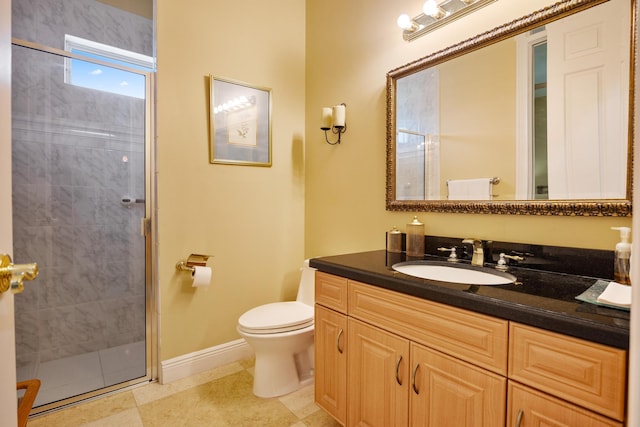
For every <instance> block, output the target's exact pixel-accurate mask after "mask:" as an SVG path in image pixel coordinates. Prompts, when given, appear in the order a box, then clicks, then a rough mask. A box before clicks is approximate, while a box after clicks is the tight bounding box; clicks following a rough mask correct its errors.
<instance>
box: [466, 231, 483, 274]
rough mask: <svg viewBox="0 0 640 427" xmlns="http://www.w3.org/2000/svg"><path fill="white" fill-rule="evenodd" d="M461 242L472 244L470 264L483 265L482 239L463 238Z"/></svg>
mask: <svg viewBox="0 0 640 427" xmlns="http://www.w3.org/2000/svg"><path fill="white" fill-rule="evenodd" d="M462 243H470V244H472V245H473V256H472V257H471V265H476V266H478V267H483V266H484V248H483V246H482V240H479V239H471V238H468V239H464V240H463V241H462Z"/></svg>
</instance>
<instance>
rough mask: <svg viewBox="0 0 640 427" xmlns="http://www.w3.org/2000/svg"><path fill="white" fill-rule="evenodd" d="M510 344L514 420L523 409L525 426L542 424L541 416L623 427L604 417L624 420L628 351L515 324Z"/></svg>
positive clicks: (563, 421) (570, 422)
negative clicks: (538, 422)
mask: <svg viewBox="0 0 640 427" xmlns="http://www.w3.org/2000/svg"><path fill="white" fill-rule="evenodd" d="M509 347H510V349H509V379H510V384H509V399H510V401H509V419H517V417H518V413H519V412H520V411H523V412H524V416H522V419H523V420H524V421H526V422H524V421H523V422H522V426H523V427H526V426H528V425H531V424H533V425H539V424H537V421H538V420H540V419H546V420H555V421H556V422H557V424H552V425H568V426H573V425H575V426H622V423H620V422H614V421H612V420H608V419H606V418H604V417H602V416H601V415H606V416H607V417H609V418H613V419H614V420H618V421H624V417H625V403H626V395H625V393H626V376H627V369H626V366H627V352H626V351H625V350H620V349H617V348H612V347H608V346H605V345H601V344H596V343H593V342H590V341H585V340H581V339H577V338H573V337H568V336H566V335H563V334H558V333H554V332H549V331H545V330H542V329H538V328H533V327H531V326H526V325H521V324H518V323H515V322H511V324H510V332H509ZM516 381H517V383H516ZM518 383H520V384H525V385H528V386H530V387H532V388H534V389H537V390H540V391H542V392H545V393H546V395H545V394H541V393H537V392H535V391H532V390H531V389H529V388H527V387H522V386H520V385H519V384H518ZM523 396H524V397H523ZM552 396H553V397H552ZM560 399H561V400H560ZM567 402H570V403H567ZM582 408H588V409H589V410H590V411H593V412H589V411H585V410H584V409H582ZM596 413H597V414H596ZM598 414H601V415H598ZM543 417H544V418H543ZM578 420H580V421H579V422H578ZM510 425H516V424H510Z"/></svg>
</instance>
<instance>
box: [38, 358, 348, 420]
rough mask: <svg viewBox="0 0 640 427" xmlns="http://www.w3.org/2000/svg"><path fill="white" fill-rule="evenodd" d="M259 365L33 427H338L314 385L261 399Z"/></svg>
mask: <svg viewBox="0 0 640 427" xmlns="http://www.w3.org/2000/svg"><path fill="white" fill-rule="evenodd" d="M252 373H253V361H241V362H235V363H232V364H229V365H226V366H222V367H220V368H216V369H212V370H210V371H206V372H203V373H201V374H198V375H194V376H192V377H188V378H184V379H182V380H179V381H175V382H173V383H171V384H166V385H160V384H157V383H151V384H147V385H144V386H140V387H137V388H134V389H132V390H128V391H124V392H121V393H118V394H114V395H111V396H107V397H103V398H101V399H98V400H95V401H92V402H88V403H84V404H81V405H78V406H74V407H71V408H68V409H64V410H61V411H58V412H54V413H51V414H47V415H42V416H38V417H35V418H32V419H31V420H30V421H29V423H28V427H44V426H46V427H80V426H82V427H113V426H118V427H156V426H158V427H182V426H184V427H187V426H189V427H197V426H215V427H236V426H238V427H245V426H265V427H271V426H273V427H336V426H338V425H339V424H338V423H336V422H335V421H334V420H333V419H332V418H331V417H330V416H329V415H327V414H326V413H324V411H322V410H320V409H319V408H318V407H317V406H316V405H315V404H314V403H313V385H311V386H308V387H305V388H303V389H301V390H298V391H296V392H294V393H291V394H289V395H286V396H282V397H279V398H272V399H261V398H258V397H255V396H254V395H253V393H252V391H251V388H252V384H253V375H252Z"/></svg>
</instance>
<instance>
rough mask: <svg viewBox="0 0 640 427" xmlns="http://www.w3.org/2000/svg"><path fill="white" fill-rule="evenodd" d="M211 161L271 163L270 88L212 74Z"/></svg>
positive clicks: (233, 163) (224, 162)
mask: <svg viewBox="0 0 640 427" xmlns="http://www.w3.org/2000/svg"><path fill="white" fill-rule="evenodd" d="M209 88H210V91H211V93H210V98H209V99H210V113H209V114H210V118H209V121H210V126H211V133H210V134H211V141H210V144H209V153H210V160H209V161H210V163H223V164H229V165H248V166H271V89H268V88H262V87H255V86H251V85H248V84H246V83H242V82H237V81H232V80H228V79H222V78H219V77H214V76H209Z"/></svg>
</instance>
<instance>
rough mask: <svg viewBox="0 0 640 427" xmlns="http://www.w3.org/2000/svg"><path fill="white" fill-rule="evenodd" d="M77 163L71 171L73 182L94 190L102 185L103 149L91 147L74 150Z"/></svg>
mask: <svg viewBox="0 0 640 427" xmlns="http://www.w3.org/2000/svg"><path fill="white" fill-rule="evenodd" d="M76 159H77V162H78V163H77V164H76V166H75V168H74V172H73V184H74V185H76V186H81V187H82V188H87V187H89V188H90V189H91V190H93V191H95V189H96V188H100V187H102V186H103V185H104V177H105V159H104V151H103V150H97V149H91V148H78V149H77V150H76Z"/></svg>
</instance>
